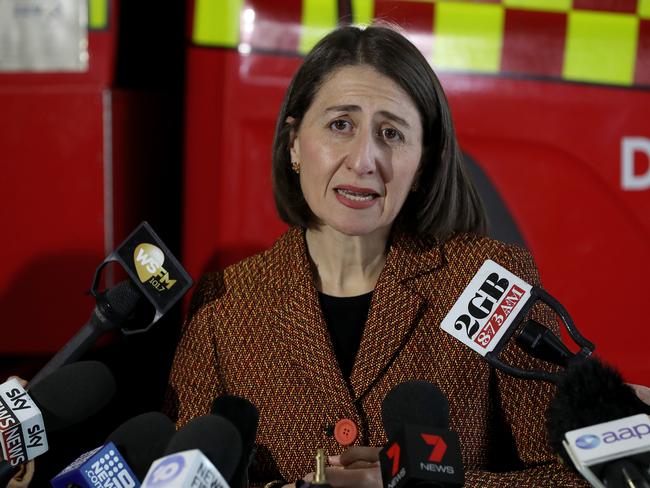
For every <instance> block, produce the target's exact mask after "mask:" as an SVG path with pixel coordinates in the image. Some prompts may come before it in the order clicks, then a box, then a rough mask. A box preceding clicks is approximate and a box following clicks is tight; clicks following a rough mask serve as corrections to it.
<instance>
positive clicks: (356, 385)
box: [350, 235, 442, 399]
mask: <svg viewBox="0 0 650 488" xmlns="http://www.w3.org/2000/svg"><path fill="white" fill-rule="evenodd" d="M441 264H442V257H441V251H440V249H439V246H438V245H436V244H435V243H432V242H430V241H429V242H425V241H422V240H419V239H412V238H410V237H408V236H406V235H397V236H396V237H395V239H394V241H393V244H392V245H391V247H390V250H389V253H388V256H387V257H386V265H385V266H384V269H383V271H382V273H381V275H380V277H379V280H378V282H377V285H376V287H375V290H374V292H373V296H372V302H371V304H370V312H369V314H368V320H367V322H366V326H365V328H364V331H363V337H362V338H361V344H360V347H359V352H358V353H357V356H356V359H355V362H354V367H353V370H352V375H351V378H350V382H351V384H352V390H353V393H354V396H355V398H356V399H358V398H360V397H361V396H363V395H364V394H365V393H366V392H367V390H368V389H370V388H371V387H372V386H373V384H375V383H376V382H377V381H378V380H379V378H380V377H381V376H382V375H383V373H384V372H385V371H386V370H387V369H388V367H389V366H390V364H391V363H392V361H393V360H394V358H395V357H396V355H397V354H398V353H399V351H400V350H401V348H402V347H403V346H404V344H405V343H406V341H407V340H408V338H409V337H410V335H411V333H412V332H413V329H414V327H415V325H416V324H417V323H418V322H419V318H420V315H421V314H422V313H423V311H424V308H425V306H426V304H427V300H426V298H425V297H424V296H423V295H422V294H420V293H418V292H417V291H416V290H415V287H414V284H415V283H414V282H415V280H416V279H417V277H419V276H421V275H423V274H427V273H430V272H432V271H433V270H434V269H436V268H437V267H439V266H440V265H441Z"/></svg>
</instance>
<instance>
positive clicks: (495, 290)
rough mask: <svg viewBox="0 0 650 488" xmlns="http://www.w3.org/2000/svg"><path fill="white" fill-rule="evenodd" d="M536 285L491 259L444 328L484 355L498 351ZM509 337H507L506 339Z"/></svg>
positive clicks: (466, 289)
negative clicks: (500, 343)
mask: <svg viewBox="0 0 650 488" xmlns="http://www.w3.org/2000/svg"><path fill="white" fill-rule="evenodd" d="M531 289H532V287H531V286H530V285H529V284H528V283H526V282H525V281H523V280H522V279H520V278H518V277H517V276H515V275H514V274H512V273H511V272H510V271H508V270H507V269H505V268H504V267H503V266H501V265H499V264H497V263H495V262H494V261H492V260H489V259H488V260H487V261H485V262H484V263H483V266H481V268H480V269H479V270H478V272H477V273H476V274H475V275H474V278H472V281H470V283H469V285H468V286H467V288H465V290H464V291H463V293H462V294H461V296H460V297H459V298H458V300H457V301H456V303H455V304H454V306H453V307H452V308H451V310H450V311H449V313H448V314H447V316H446V317H445V318H444V320H443V321H442V324H441V325H440V327H441V328H442V330H444V331H445V332H447V333H449V334H451V335H452V336H454V337H455V338H456V339H458V340H459V341H461V342H462V343H463V344H465V345H466V346H468V347H470V348H471V349H473V350H474V351H476V352H477V353H479V354H480V355H481V356H485V355H486V354H487V353H489V352H491V351H493V350H494V348H495V347H496V346H497V345H498V344H499V342H500V341H501V339H502V338H504V334H505V333H506V332H507V331H508V329H509V328H510V326H511V325H512V324H513V322H514V321H515V319H516V318H517V316H518V314H519V312H520V311H521V310H522V309H523V308H524V305H525V304H526V303H527V302H528V300H529V299H530V297H531ZM505 339H506V340H507V337H506V338H505Z"/></svg>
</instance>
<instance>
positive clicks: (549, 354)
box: [515, 319, 586, 368]
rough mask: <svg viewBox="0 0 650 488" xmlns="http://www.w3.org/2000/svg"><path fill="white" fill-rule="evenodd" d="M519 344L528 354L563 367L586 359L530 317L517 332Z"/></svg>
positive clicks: (516, 337) (516, 339) (516, 338)
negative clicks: (573, 351) (574, 352)
mask: <svg viewBox="0 0 650 488" xmlns="http://www.w3.org/2000/svg"><path fill="white" fill-rule="evenodd" d="M515 341H516V343H517V345H518V346H519V347H520V348H521V349H522V350H523V351H524V352H526V353H527V354H528V355H530V356H532V357H534V358H537V359H541V360H542V361H546V362H548V363H552V364H555V365H557V366H560V367H562V368H566V367H568V366H569V365H570V364H573V363H574V362H576V361H582V360H584V359H586V358H585V357H583V356H579V355H576V354H573V353H572V352H571V351H570V350H569V348H568V347H566V345H564V343H563V342H562V339H560V338H559V337H558V336H556V335H555V334H553V332H552V331H551V330H550V329H549V328H548V327H546V326H545V325H543V324H540V323H539V322H537V321H536V320H533V319H529V320H527V321H526V323H524V324H523V325H522V326H521V328H520V329H519V331H518V332H516V336H515Z"/></svg>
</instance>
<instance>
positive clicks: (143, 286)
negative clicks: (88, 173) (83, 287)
mask: <svg viewBox="0 0 650 488" xmlns="http://www.w3.org/2000/svg"><path fill="white" fill-rule="evenodd" d="M111 262H118V263H119V264H120V265H122V267H123V268H124V270H125V271H126V273H127V275H128V276H129V280H126V281H122V282H120V283H118V284H117V285H115V286H113V287H112V288H109V289H108V290H105V291H99V284H100V282H101V277H102V274H101V273H102V270H103V269H104V267H106V266H107V265H108V264H109V263H111ZM163 265H164V266H163ZM191 286H192V279H191V278H190V275H189V274H187V272H186V271H185V269H183V267H182V266H181V264H180V262H179V261H178V260H177V259H176V258H175V257H174V255H173V254H172V253H171V252H170V251H169V249H168V248H167V246H165V244H164V243H163V242H162V240H161V239H160V238H159V237H158V235H157V234H156V233H155V232H154V230H153V229H152V228H151V226H150V225H149V224H148V223H146V222H142V223H141V224H140V225H139V226H138V227H137V228H136V229H135V230H134V231H133V232H132V233H131V234H130V235H129V237H127V238H126V239H125V240H124V242H122V244H120V245H119V246H118V247H117V248H116V249H115V250H114V251H113V252H112V253H111V254H109V255H108V256H107V257H106V259H105V260H104V262H103V263H102V264H100V266H99V267H98V268H97V270H96V271H95V277H94V279H93V284H92V287H91V293H92V295H93V296H94V297H95V299H96V302H97V304H96V306H95V308H94V309H93V311H92V313H91V315H90V319H89V320H88V322H87V323H86V324H84V325H83V326H82V327H81V329H80V330H79V331H78V332H77V333H76V334H75V335H74V336H73V337H72V338H71V339H70V340H69V341H68V342H67V343H66V344H65V345H64V346H63V347H62V348H61V349H60V350H59V351H58V352H57V353H56V354H55V355H54V356H53V357H52V359H50V361H48V363H47V364H46V365H45V366H43V368H42V369H41V370H40V371H39V372H38V373H37V374H36V375H35V376H34V377H33V378H32V380H31V382H30V383H31V384H32V385H35V384H36V383H38V382H39V381H41V379H42V378H44V377H45V376H47V375H48V374H49V373H51V372H52V371H54V370H56V369H58V368H60V367H61V366H63V365H64V364H68V363H71V362H73V361H75V360H77V359H79V358H80V357H81V356H82V355H83V354H85V353H86V352H87V351H88V350H89V349H90V347H91V346H92V345H93V344H94V343H95V342H96V341H97V339H98V338H99V337H101V336H102V335H103V334H105V333H106V332H108V331H110V330H113V329H117V328H121V330H122V333H124V334H127V335H128V334H135V333H140V332H144V331H146V330H148V329H149V328H151V326H152V325H153V324H154V323H155V322H157V321H158V320H159V319H160V318H161V317H162V316H163V315H164V314H165V313H166V312H167V311H169V309H170V308H171V307H172V306H173V305H174V304H175V303H176V302H177V301H178V300H179V299H180V298H181V297H182V296H183V295H184V294H185V292H186V291H187V290H188V289H189V288H190V287H191ZM145 302H149V303H150V304H151V306H153V309H155V313H154V315H153V320H152V321H151V323H149V325H148V326H147V327H145V328H134V327H133V324H131V323H130V322H129V321H130V319H131V318H132V316H134V314H135V312H136V311H137V308H138V304H144V303H145ZM134 322H135V320H134Z"/></svg>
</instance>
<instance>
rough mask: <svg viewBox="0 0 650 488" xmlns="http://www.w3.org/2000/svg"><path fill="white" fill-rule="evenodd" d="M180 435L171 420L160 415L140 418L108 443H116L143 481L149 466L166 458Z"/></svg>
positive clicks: (127, 424)
mask: <svg viewBox="0 0 650 488" xmlns="http://www.w3.org/2000/svg"><path fill="white" fill-rule="evenodd" d="M175 433H176V427H175V425H174V422H172V421H171V420H170V419H169V417H167V416H166V415H165V414H163V413H160V412H147V413H143V414H140V415H137V416H135V417H133V418H131V419H129V420H127V421H126V422H124V423H123V424H122V425H120V426H119V427H118V428H117V429H115V430H114V431H113V432H111V433H110V434H109V436H108V437H107V438H106V442H113V443H114V444H115V446H116V447H117V448H118V449H119V451H120V452H121V453H122V455H123V456H124V459H125V460H126V461H127V462H128V464H129V466H130V467H131V469H132V470H133V472H134V473H135V475H136V476H137V478H138V479H139V480H143V479H144V477H145V475H146V474H147V471H148V470H149V466H151V463H153V462H154V461H155V460H156V459H158V458H159V457H160V456H162V455H163V453H164V452H165V449H166V448H167V445H168V444H169V442H170V441H171V439H172V437H173V436H174V434H175Z"/></svg>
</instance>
